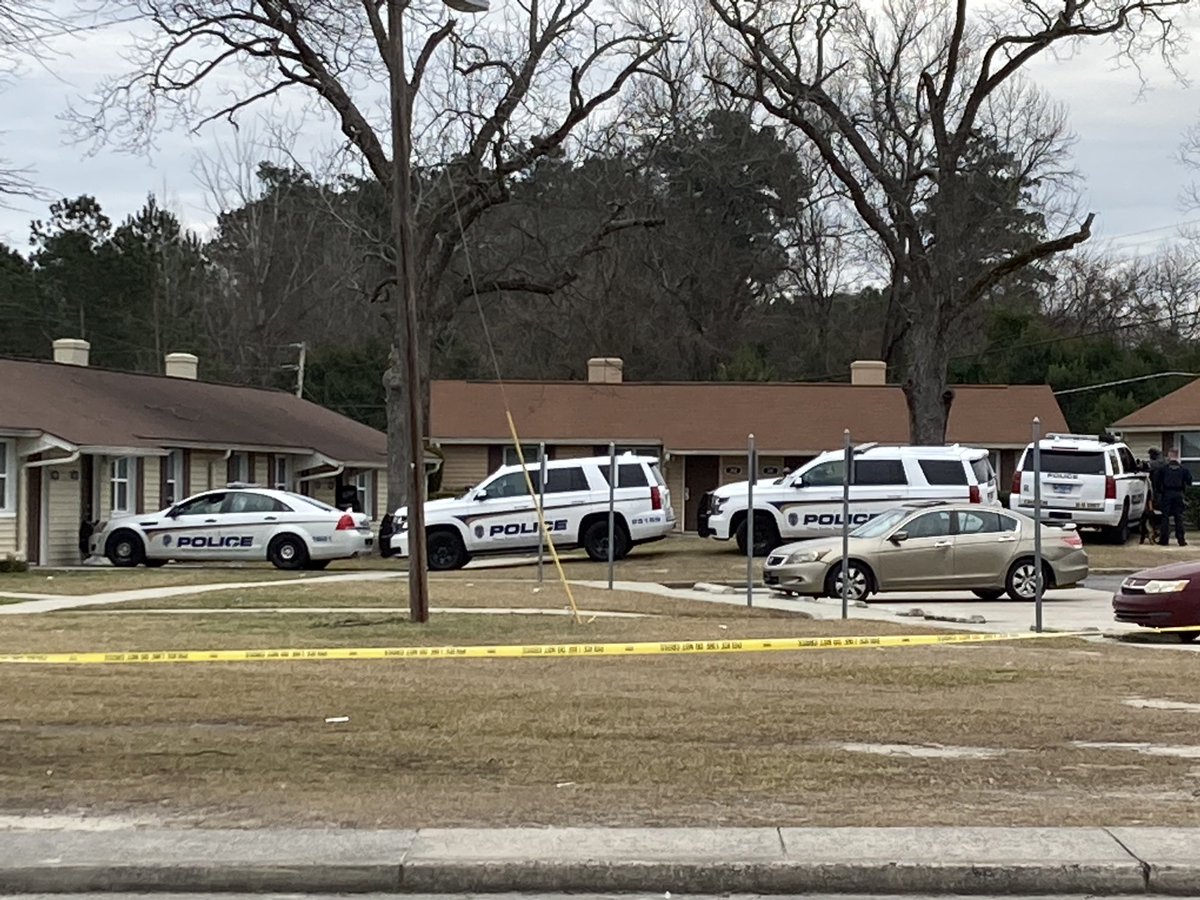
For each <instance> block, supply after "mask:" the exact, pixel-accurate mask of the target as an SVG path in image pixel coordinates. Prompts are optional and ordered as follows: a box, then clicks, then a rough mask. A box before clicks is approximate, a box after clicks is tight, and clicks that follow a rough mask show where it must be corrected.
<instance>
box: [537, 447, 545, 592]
mask: <svg viewBox="0 0 1200 900" xmlns="http://www.w3.org/2000/svg"><path fill="white" fill-rule="evenodd" d="M545 509H546V442H545V441H543V442H542V443H540V444H538V522H544V521H545V516H546V513H545ZM545 552H546V535H545V534H541V535H539V537H538V584H541V583H542V557H543V555H544V554H545Z"/></svg>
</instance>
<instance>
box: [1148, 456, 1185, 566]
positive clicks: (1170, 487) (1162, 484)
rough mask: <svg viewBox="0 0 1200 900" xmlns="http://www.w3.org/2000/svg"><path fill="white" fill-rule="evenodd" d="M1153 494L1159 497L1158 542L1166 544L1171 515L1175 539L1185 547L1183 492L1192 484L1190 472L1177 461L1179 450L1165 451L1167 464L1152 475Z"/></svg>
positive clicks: (1168, 536)
mask: <svg viewBox="0 0 1200 900" xmlns="http://www.w3.org/2000/svg"><path fill="white" fill-rule="evenodd" d="M1153 479H1154V480H1153V485H1154V494H1155V496H1156V497H1157V498H1159V500H1158V502H1159V503H1160V506H1159V509H1161V510H1162V530H1161V531H1160V532H1159V535H1158V542H1159V543H1160V544H1162V545H1163V546H1166V544H1167V542H1168V540H1169V539H1170V536H1171V530H1170V529H1171V517H1172V516H1173V517H1174V518H1175V539H1176V540H1177V541H1178V542H1179V546H1180V547H1186V546H1187V541H1186V540H1184V538H1183V509H1184V494H1185V493H1186V491H1187V489H1188V488H1190V487H1191V486H1192V473H1191V472H1190V471H1189V470H1188V468H1187V467H1186V466H1184V465H1183V464H1182V463H1181V462H1180V461H1179V451H1178V450H1171V451H1169V452H1168V453H1167V464H1166V465H1165V466H1161V467H1160V468H1159V469H1158V470H1157V471H1155V473H1154V475H1153Z"/></svg>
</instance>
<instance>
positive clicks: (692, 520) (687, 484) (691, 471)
mask: <svg viewBox="0 0 1200 900" xmlns="http://www.w3.org/2000/svg"><path fill="white" fill-rule="evenodd" d="M720 481H721V458H720V457H718V456H689V457H687V458H686V460H685V462H684V469H683V485H684V497H685V498H686V499H685V501H684V504H683V528H684V530H685V531H695V530H696V513H697V511H698V510H699V509H700V499H701V498H702V497H703V496H704V495H705V494H706V493H708V492H709V491H711V490H712V489H713V488H715V487H716V486H717V485H718V484H719V483H720Z"/></svg>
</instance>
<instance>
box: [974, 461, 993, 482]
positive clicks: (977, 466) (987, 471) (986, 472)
mask: <svg viewBox="0 0 1200 900" xmlns="http://www.w3.org/2000/svg"><path fill="white" fill-rule="evenodd" d="M971 471H972V472H974V473H975V480H976V481H978V482H979V483H980V484H987V483H988V482H990V481H991V480H992V479H994V478H995V477H996V470H995V469H993V468H992V461H991V460H990V459H988V458H987V457H986V456H981V457H979V459H973V460H971Z"/></svg>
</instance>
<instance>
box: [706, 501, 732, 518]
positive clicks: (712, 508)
mask: <svg viewBox="0 0 1200 900" xmlns="http://www.w3.org/2000/svg"><path fill="white" fill-rule="evenodd" d="M728 502H729V498H728V497H713V498H712V501H711V502H710V503H709V505H708V509H709V512H711V513H712V514H713V515H714V516H715V515H717V514H718V513H719V512H720V511H721V510H722V508H723V507H724V506H725V504H726V503H728Z"/></svg>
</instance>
